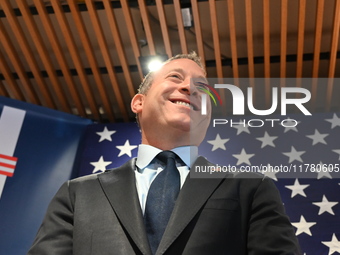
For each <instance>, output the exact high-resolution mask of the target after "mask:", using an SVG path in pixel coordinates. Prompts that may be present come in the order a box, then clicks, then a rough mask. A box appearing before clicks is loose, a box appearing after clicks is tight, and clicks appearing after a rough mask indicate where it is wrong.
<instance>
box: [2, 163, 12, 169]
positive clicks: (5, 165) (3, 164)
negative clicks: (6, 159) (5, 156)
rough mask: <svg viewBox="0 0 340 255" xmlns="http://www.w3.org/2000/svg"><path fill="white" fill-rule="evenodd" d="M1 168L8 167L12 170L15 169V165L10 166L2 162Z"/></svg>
mask: <svg viewBox="0 0 340 255" xmlns="http://www.w3.org/2000/svg"><path fill="white" fill-rule="evenodd" d="M0 166H4V167H7V168H11V169H14V168H15V165H10V164H6V163H2V162H0Z"/></svg>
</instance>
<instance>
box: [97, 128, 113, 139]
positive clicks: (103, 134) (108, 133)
mask: <svg viewBox="0 0 340 255" xmlns="http://www.w3.org/2000/svg"><path fill="white" fill-rule="evenodd" d="M114 133H116V131H115V130H112V131H109V130H108V129H107V127H104V130H103V131H102V132H96V134H97V135H99V136H100V139H99V142H102V141H104V140H109V141H110V142H112V138H111V135H113V134H114Z"/></svg>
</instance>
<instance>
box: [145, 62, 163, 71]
mask: <svg viewBox="0 0 340 255" xmlns="http://www.w3.org/2000/svg"><path fill="white" fill-rule="evenodd" d="M161 66H162V62H161V61H159V60H151V61H150V63H149V64H148V68H149V71H150V72H153V71H156V70H158V69H159V68H161Z"/></svg>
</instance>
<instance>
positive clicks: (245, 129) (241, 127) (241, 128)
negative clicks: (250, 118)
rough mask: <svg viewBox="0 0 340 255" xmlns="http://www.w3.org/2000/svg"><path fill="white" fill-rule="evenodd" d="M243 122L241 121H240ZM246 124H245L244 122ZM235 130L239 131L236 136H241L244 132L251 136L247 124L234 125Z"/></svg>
mask: <svg viewBox="0 0 340 255" xmlns="http://www.w3.org/2000/svg"><path fill="white" fill-rule="evenodd" d="M240 122H241V121H240ZM244 123H245V122H244ZM232 127H233V128H236V129H237V134H236V135H239V134H241V133H242V132H246V133H248V134H250V131H249V128H248V125H247V124H244V125H242V124H238V125H234V126H232Z"/></svg>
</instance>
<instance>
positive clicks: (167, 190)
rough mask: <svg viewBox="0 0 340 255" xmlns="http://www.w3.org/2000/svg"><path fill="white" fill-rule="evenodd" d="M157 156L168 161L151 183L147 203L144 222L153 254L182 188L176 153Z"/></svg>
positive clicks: (167, 152) (164, 152) (165, 152)
mask: <svg viewBox="0 0 340 255" xmlns="http://www.w3.org/2000/svg"><path fill="white" fill-rule="evenodd" d="M156 158H157V159H158V160H160V161H162V162H164V163H166V167H165V168H164V170H163V171H161V172H160V173H159V174H158V175H157V176H156V178H155V179H154V181H153V182H152V183H151V186H150V189H149V192H148V196H147V199H146V205H145V213H144V223H145V227H146V233H147V236H148V239H149V243H150V247H151V250H152V253H153V254H155V253H156V250H157V248H158V245H159V243H160V241H161V239H162V236H163V233H164V231H165V228H166V226H167V224H168V221H169V218H170V215H171V213H172V210H173V208H174V205H175V201H176V199H177V196H178V192H179V189H180V176H179V172H178V170H177V167H176V160H175V159H176V154H175V153H173V152H172V151H163V152H161V153H159V154H158V155H157V156H156Z"/></svg>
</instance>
